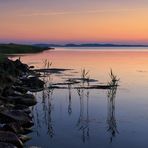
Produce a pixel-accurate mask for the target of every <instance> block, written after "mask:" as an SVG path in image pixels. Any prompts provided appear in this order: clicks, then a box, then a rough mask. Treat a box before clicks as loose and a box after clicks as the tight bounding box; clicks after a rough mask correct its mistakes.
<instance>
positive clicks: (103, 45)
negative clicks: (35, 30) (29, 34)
mask: <svg viewBox="0 0 148 148" xmlns="http://www.w3.org/2000/svg"><path fill="white" fill-rule="evenodd" d="M35 46H39V47H148V45H134V44H133V45H130V44H109V43H108V44H100V43H87V44H65V45H60V44H35Z"/></svg>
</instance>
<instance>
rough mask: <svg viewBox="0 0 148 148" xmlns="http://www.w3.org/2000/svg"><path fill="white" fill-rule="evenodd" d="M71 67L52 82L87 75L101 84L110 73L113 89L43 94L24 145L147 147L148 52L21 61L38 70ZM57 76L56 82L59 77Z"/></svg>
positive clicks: (60, 54)
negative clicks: (114, 82) (113, 78)
mask: <svg viewBox="0 0 148 148" xmlns="http://www.w3.org/2000/svg"><path fill="white" fill-rule="evenodd" d="M44 59H48V60H49V61H51V62H52V67H56V68H70V69H73V70H72V71H69V72H65V74H63V75H60V76H59V75H52V76H51V77H50V81H62V80H64V79H66V78H69V77H76V76H80V73H81V69H83V68H85V69H86V70H88V71H89V75H90V77H91V78H95V79H97V80H99V83H107V82H108V81H109V79H110V78H109V71H110V69H112V70H113V72H114V73H115V74H116V75H117V76H118V77H119V78H120V82H119V84H120V86H119V87H118V88H117V90H83V91H81V92H80V93H79V92H78V91H77V90H70V89H69V90H48V89H46V90H44V91H42V92H38V93H36V94H35V95H36V98H37V101H38V103H37V105H36V106H34V107H33V108H32V111H33V113H32V114H33V119H34V122H35V125H34V127H33V132H32V133H31V134H30V136H32V140H30V141H29V142H27V143H26V145H27V146H32V145H34V146H38V147H42V148H59V147H62V148H66V147H71V148H76V147H77V148H90V147H93V148H97V147H101V148H119V147H120V148H125V147H126V148H131V147H134V148H139V147H142V148H145V147H147V146H148V140H147V137H148V51H146V50H145V49H135V50H134V49H132V50H128V49H122V50H119V51H118V50H117V49H116V50H113V49H112V50H106V49H102V50H97V49H95V50H92V49H90V50H84V49H83V50H82V49H77V50H74V49H69V50H68V49H63V48H62V49H61V48H58V49H57V50H53V51H45V52H43V53H38V54H29V55H25V56H22V57H21V60H22V61H23V62H25V63H27V64H29V65H35V67H36V68H42V67H43V60H44ZM59 77H60V79H58V78H59Z"/></svg>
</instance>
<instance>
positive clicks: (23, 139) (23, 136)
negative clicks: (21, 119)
mask: <svg viewBox="0 0 148 148" xmlns="http://www.w3.org/2000/svg"><path fill="white" fill-rule="evenodd" d="M19 138H20V140H21V141H22V142H23V143H25V142H27V141H28V140H31V137H30V136H26V135H20V136H19Z"/></svg>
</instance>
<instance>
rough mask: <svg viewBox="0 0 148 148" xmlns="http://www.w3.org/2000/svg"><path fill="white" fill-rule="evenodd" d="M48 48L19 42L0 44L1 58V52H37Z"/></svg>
mask: <svg viewBox="0 0 148 148" xmlns="http://www.w3.org/2000/svg"><path fill="white" fill-rule="evenodd" d="M44 50H48V48H47V47H37V46H32V45H18V44H12V43H10V44H0V58H1V54H23V53H37V52H42V51H44Z"/></svg>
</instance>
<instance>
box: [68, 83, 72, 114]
mask: <svg viewBox="0 0 148 148" xmlns="http://www.w3.org/2000/svg"><path fill="white" fill-rule="evenodd" d="M68 90H69V104H68V113H69V115H71V114H72V107H71V85H68Z"/></svg>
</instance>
